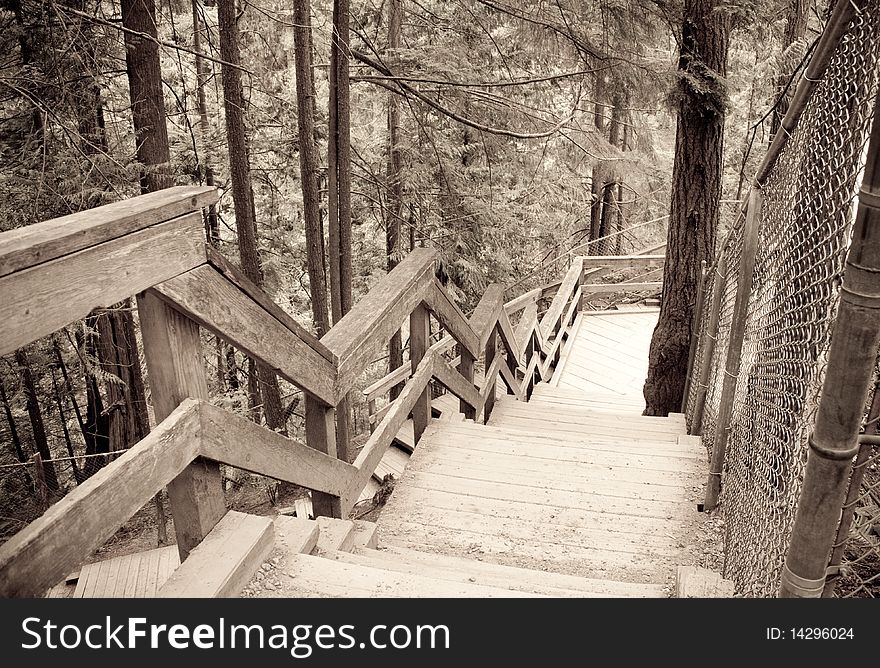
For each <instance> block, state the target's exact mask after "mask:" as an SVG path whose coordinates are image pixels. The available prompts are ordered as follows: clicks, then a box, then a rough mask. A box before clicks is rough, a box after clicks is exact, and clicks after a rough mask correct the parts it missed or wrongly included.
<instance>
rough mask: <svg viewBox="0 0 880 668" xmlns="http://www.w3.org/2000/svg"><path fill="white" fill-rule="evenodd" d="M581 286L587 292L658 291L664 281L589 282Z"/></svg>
mask: <svg viewBox="0 0 880 668" xmlns="http://www.w3.org/2000/svg"><path fill="white" fill-rule="evenodd" d="M581 287H583V290H584V292H586V293H599V292H601V293H605V292H656V291H658V290H662V289H663V281H656V282H651V283H587V284H585V285H583V286H581Z"/></svg>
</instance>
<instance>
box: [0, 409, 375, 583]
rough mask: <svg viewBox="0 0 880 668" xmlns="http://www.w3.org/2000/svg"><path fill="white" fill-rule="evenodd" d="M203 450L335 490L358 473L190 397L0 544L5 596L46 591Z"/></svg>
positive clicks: (277, 475)
mask: <svg viewBox="0 0 880 668" xmlns="http://www.w3.org/2000/svg"><path fill="white" fill-rule="evenodd" d="M241 443H247V447H246V448H243V447H240V444H241ZM198 457H203V458H205V459H210V460H214V461H218V462H221V463H224V464H229V465H231V466H236V467H238V468H242V469H245V470H248V471H253V472H256V473H261V474H263V475H268V476H271V477H273V478H277V479H279V480H284V481H287V482H290V483H293V484H296V485H302V486H305V487H308V488H310V489H313V490H316V491H323V492H326V493H328V494H333V495H336V496H341V495H342V494H344V493H345V492H346V490H348V489H350V488H351V487H352V486H353V485H354V483H355V479H356V477H357V475H358V473H359V472H358V470H357V469H356V468H355V467H354V466H352V465H351V464H346V463H345V462H342V461H340V460H338V459H336V458H334V457H330V456H329V455H326V454H323V453H321V452H317V451H316V450H313V449H312V448H309V447H308V446H306V445H303V444H301V443H297V442H296V441H293V440H291V439H288V438H285V437H284V436H281V435H280V434H277V433H275V432H273V431H270V430H268V429H265V428H264V427H261V426H259V425H256V424H254V423H253V422H251V421H250V420H247V419H246V418H243V417H240V416H238V415H235V414H233V413H229V412H227V411H224V410H223V409H221V408H217V407H216V406H212V405H211V404H209V403H207V402H205V401H200V400H196V399H186V400H184V401H183V402H182V403H181V404H180V405H179V406H178V407H177V408H176V409H175V410H174V411H173V412H172V413H171V414H170V415H169V416H168V417H167V418H166V419H165V420H163V421H162V422H161V423H160V424H159V425H158V426H157V427H156V428H155V429H154V430H153V431H152V432H150V434H148V435H147V436H146V438H144V439H143V440H141V441H139V442H138V443H136V444H135V445H133V446H132V447H131V448H129V449H128V450H126V451H125V452H124V453H123V454H122V455H121V456H120V457H118V458H117V459H115V460H114V461H113V462H111V463H109V464H108V465H107V466H105V467H103V468H102V469H101V470H100V471H98V472H97V473H96V474H95V475H93V476H92V477H91V478H89V479H88V480H86V481H85V482H83V483H82V484H81V485H79V486H77V487H76V489H74V490H73V491H72V492H70V493H69V494H68V495H66V496H65V497H64V498H63V499H61V500H60V501H58V503H56V504H55V505H53V506H52V507H51V508H49V510H47V511H46V513H45V514H44V515H43V516H42V517H40V518H39V519H37V520H34V521H33V522H31V523H30V524H29V525H28V526H27V527H25V528H24V529H22V530H21V531H20V532H18V533H17V534H16V535H15V536H13V537H12V538H11V539H10V540H9V541H7V542H6V543H5V544H4V545H2V546H0V597H11V596H39V595H42V594H43V593H44V592H45V591H46V589H48V588H49V587H51V586H53V585H55V584H57V583H58V582H59V581H60V580H61V578H63V577H64V576H65V575H67V574H68V573H69V572H70V571H72V570H74V569H75V568H77V567H78V566H79V565H80V564H82V562H83V561H84V560H85V559H86V558H87V557H88V556H89V555H90V554H91V553H92V551H93V550H94V549H95V548H97V547H99V546H101V545H102V544H103V543H104V542H105V541H106V540H107V539H108V538H110V537H111V536H112V535H113V534H114V533H115V532H116V530H117V529H119V527H121V526H122V525H123V524H124V523H125V522H126V521H128V519H129V518H130V517H132V515H134V514H135V513H136V512H137V511H138V510H140V508H141V507H143V506H144V505H145V504H146V503H148V502H149V501H150V499H152V498H153V497H154V496H155V495H156V493H158V492H159V491H160V490H161V489H162V488H163V487H165V486H166V485H167V484H168V483H170V482H171V481H172V480H173V479H174V478H175V477H176V476H177V475H178V474H180V472H181V471H183V470H184V469H185V468H186V467H187V466H188V465H189V464H190V463H191V462H192V461H194V460H196V459H197V458H198ZM199 461H204V460H199Z"/></svg>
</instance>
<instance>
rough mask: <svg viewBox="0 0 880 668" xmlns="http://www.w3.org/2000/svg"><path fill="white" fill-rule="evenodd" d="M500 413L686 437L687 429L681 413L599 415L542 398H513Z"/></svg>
mask: <svg viewBox="0 0 880 668" xmlns="http://www.w3.org/2000/svg"><path fill="white" fill-rule="evenodd" d="M496 410H503V411H505V412H507V411H509V412H510V413H511V414H512V415H518V416H521V415H525V416H529V415H541V416H545V417H550V418H552V419H553V420H554V421H561V422H581V423H582V424H598V425H614V426H617V425H621V424H629V425H631V428H632V429H633V430H634V431H635V430H638V431H644V430H652V431H658V430H665V431H673V432H675V433H679V434H682V433H685V431H686V425H685V420H684V416H683V415H682V414H680V413H671V414H670V415H669V417H659V416H652V415H633V414H632V413H629V412H627V411H626V409H623V410H620V411H619V412H613V411H596V410H594V409H593V408H591V407H590V406H588V405H583V404H581V405H579V404H576V403H570V404H560V403H557V402H553V401H547V400H546V399H545V398H542V397H538V398H537V399H535V400H532V401H529V402H527V403H526V402H522V401H516V400H515V399H513V398H512V397H505V398H504V399H501V400H500V401H499V402H498V403H497V405H496Z"/></svg>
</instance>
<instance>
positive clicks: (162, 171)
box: [121, 0, 172, 192]
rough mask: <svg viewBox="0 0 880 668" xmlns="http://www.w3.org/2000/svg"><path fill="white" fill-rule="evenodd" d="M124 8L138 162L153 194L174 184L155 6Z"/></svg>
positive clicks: (132, 2)
mask: <svg viewBox="0 0 880 668" xmlns="http://www.w3.org/2000/svg"><path fill="white" fill-rule="evenodd" d="M121 4H122V25H123V27H124V28H126V30H125V33H124V36H125V63H126V72H127V74H128V89H129V97H130V99H131V115H132V122H133V124H134V132H135V137H136V141H137V159H138V162H140V163H141V165H143V166H144V168H143V170H142V172H141V190H142V191H143V192H154V191H156V190H161V189H162V188H167V187H168V186H170V185H171V184H172V181H171V177H170V174H169V171H168V163H169V162H170V161H171V154H170V152H169V150H168V128H167V126H166V124H165V101H164V98H163V96H162V71H161V69H160V65H159V45H158V43H157V42H158V35H157V32H156V5H155V2H154V0H121Z"/></svg>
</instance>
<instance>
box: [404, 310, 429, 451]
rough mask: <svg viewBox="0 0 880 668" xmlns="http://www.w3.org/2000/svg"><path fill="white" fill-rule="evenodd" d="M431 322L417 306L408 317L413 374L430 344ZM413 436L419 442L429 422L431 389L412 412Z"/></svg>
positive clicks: (425, 313)
mask: <svg viewBox="0 0 880 668" xmlns="http://www.w3.org/2000/svg"><path fill="white" fill-rule="evenodd" d="M430 335H431V320H430V313H429V311H428V309H426V308H425V307H424V306H422V305H421V304H419V305H418V306H416V308H415V310H413V312H412V313H411V314H410V316H409V357H410V363H411V364H412V371H413V373H415V372H416V369H417V368H418V366H419V362H421V361H422V358H423V357H424V356H425V353H426V352H427V350H428V345H429V343H430ZM412 420H413V435H414V437H415V439H414V440H415V443H418V442H419V439H420V438H421V437H422V434H423V433H424V431H425V429H427V427H428V422H430V420H431V387H430V385H429V386H428V387H426V388H425V391H424V392H422V394H421V396H420V397H419V398H418V400H417V401H416V404H415V406H414V407H413V410H412Z"/></svg>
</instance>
